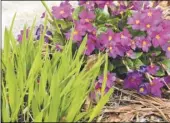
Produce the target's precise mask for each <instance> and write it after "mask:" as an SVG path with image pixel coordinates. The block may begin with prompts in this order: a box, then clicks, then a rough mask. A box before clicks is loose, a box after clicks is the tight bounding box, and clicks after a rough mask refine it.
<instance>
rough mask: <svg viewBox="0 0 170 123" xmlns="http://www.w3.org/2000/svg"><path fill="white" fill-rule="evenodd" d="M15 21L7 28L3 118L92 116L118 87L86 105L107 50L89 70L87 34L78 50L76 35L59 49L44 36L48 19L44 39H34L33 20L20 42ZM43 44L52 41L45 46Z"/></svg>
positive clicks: (73, 119)
mask: <svg viewBox="0 0 170 123" xmlns="http://www.w3.org/2000/svg"><path fill="white" fill-rule="evenodd" d="M14 18H15V17H14ZM13 23H14V20H13V22H12V25H11V27H10V29H8V28H6V29H5V35H4V49H3V50H2V59H1V61H2V70H1V72H2V74H3V76H2V112H3V113H2V121H3V122H59V121H60V122H66V121H68V122H77V121H85V120H86V121H87V120H89V121H92V120H93V119H94V118H95V117H96V116H97V115H98V114H99V113H100V111H101V109H102V107H103V106H104V105H105V103H106V102H107V100H108V99H109V97H110V95H111V94H112V92H113V89H110V90H109V92H108V93H107V94H104V95H103V96H102V97H101V98H100V99H99V100H98V104H97V105H96V106H94V105H91V106H90V107H89V108H86V109H84V108H83V105H84V103H85V101H86V99H87V97H88V96H89V94H90V92H91V91H92V90H94V84H95V83H94V82H95V79H96V78H97V76H98V74H99V72H100V69H101V65H102V64H103V63H105V57H106V56H107V54H106V55H105V54H99V55H97V60H96V62H95V64H93V65H92V66H91V69H87V67H85V65H84V62H85V61H84V55H83V53H84V49H85V45H86V43H87V36H85V37H84V38H83V41H82V43H81V45H80V47H79V48H78V49H77V50H76V53H74V54H73V52H72V39H70V40H69V41H67V43H66V45H65V46H64V47H63V49H62V51H57V50H56V47H55V45H54V46H51V45H50V47H49V45H48V44H47V42H46V39H45V38H44V37H45V36H46V34H47V26H46V24H47V18H46V19H45V22H44V26H43V28H41V29H42V30H41V31H42V33H41V35H40V37H39V38H36V39H35V38H34V33H33V32H34V26H35V21H34V22H33V25H32V27H31V28H29V29H30V30H29V33H27V32H28V31H27V28H26V26H25V28H24V30H23V31H22V38H19V39H21V40H18V41H19V42H20V43H18V41H17V39H16V38H15V37H14V35H13V33H12V28H13ZM38 29H39V28H38ZM73 32H74V28H72V33H73ZM72 33H71V35H72ZM36 34H37V32H36ZM36 36H37V35H36ZM44 44H46V45H47V46H46V47H45V48H44ZM43 48H44V49H43ZM54 51H55V52H54ZM52 52H53V53H52ZM106 58H107V57H106ZM106 61H107V60H106ZM105 64H107V63H105ZM105 71H107V69H106V70H105Z"/></svg>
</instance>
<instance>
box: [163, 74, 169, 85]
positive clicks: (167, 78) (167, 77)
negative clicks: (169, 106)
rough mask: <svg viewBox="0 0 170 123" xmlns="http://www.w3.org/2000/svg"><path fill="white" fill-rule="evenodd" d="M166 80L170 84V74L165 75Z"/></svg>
mask: <svg viewBox="0 0 170 123" xmlns="http://www.w3.org/2000/svg"><path fill="white" fill-rule="evenodd" d="M164 81H165V82H166V83H167V84H170V75H169V76H166V77H164Z"/></svg>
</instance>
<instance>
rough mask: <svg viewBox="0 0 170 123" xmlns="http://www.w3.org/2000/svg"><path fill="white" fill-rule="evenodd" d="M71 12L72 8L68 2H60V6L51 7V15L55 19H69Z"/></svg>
mask: <svg viewBox="0 0 170 123" xmlns="http://www.w3.org/2000/svg"><path fill="white" fill-rule="evenodd" d="M72 12H73V9H72V6H71V4H70V3H69V2H68V1H66V2H61V4H60V6H53V7H52V14H53V16H54V17H55V18H56V19H66V18H69V19H70V18H71V14H72Z"/></svg>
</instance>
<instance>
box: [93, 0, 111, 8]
mask: <svg viewBox="0 0 170 123" xmlns="http://www.w3.org/2000/svg"><path fill="white" fill-rule="evenodd" d="M95 3H96V4H97V6H98V7H99V8H101V9H104V7H105V5H107V6H111V5H113V1H107V0H103V1H95Z"/></svg>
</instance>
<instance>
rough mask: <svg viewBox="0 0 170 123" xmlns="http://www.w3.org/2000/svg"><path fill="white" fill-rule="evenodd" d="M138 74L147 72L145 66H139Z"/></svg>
mask: <svg viewBox="0 0 170 123" xmlns="http://www.w3.org/2000/svg"><path fill="white" fill-rule="evenodd" d="M138 71H139V72H141V73H145V72H147V66H145V65H143V66H140V68H139V70H138Z"/></svg>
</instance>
